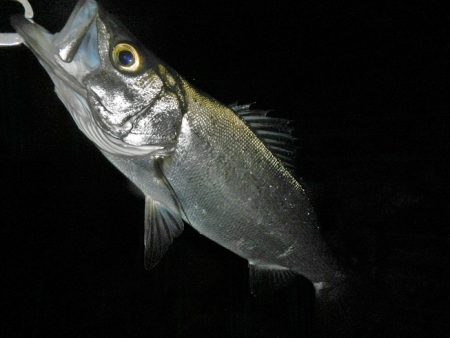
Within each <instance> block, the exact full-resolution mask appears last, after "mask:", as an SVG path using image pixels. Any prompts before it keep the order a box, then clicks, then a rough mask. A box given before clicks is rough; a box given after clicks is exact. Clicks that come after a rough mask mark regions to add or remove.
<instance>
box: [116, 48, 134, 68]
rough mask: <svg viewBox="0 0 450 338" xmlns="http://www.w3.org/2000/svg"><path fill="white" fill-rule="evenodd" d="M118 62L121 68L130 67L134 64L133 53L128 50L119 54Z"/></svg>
mask: <svg viewBox="0 0 450 338" xmlns="http://www.w3.org/2000/svg"><path fill="white" fill-rule="evenodd" d="M119 62H120V63H121V64H122V66H130V65H132V64H133V63H134V56H133V53H131V52H130V51H128V50H123V51H121V52H119Z"/></svg>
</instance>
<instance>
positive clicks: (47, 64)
mask: <svg viewBox="0 0 450 338" xmlns="http://www.w3.org/2000/svg"><path fill="white" fill-rule="evenodd" d="M97 13H98V6H97V3H96V2H95V1H93V0H80V1H79V2H78V3H77V5H76V6H75V8H74V10H73V11H72V14H71V15H70V17H69V19H68V20H67V23H66V25H65V26H64V28H63V29H62V30H61V31H60V32H59V33H56V34H51V33H50V32H48V31H47V30H46V29H45V28H44V27H42V26H40V25H38V24H36V23H34V22H33V21H30V20H28V19H26V18H25V17H23V16H22V15H15V16H13V17H12V18H11V25H12V26H13V27H14V28H15V30H16V31H17V33H18V34H19V35H20V36H21V37H22V39H23V40H24V43H25V45H27V47H29V48H30V50H31V51H32V52H33V53H34V54H35V55H36V56H37V57H38V59H39V61H40V62H41V63H42V65H43V66H44V68H45V69H46V70H47V72H48V73H49V74H50V75H55V76H57V77H58V78H60V79H61V80H63V81H64V82H65V83H66V84H67V85H68V86H70V87H71V88H72V89H73V90H75V91H76V92H77V93H79V94H81V95H83V94H85V89H84V87H83V86H82V84H81V77H82V75H84V73H86V72H87V71H90V70H92V68H93V67H95V66H98V63H99V61H98V60H95V55H97V54H98V51H97V50H96V49H97V46H96V44H95V43H94V41H93V40H95V38H96V32H94V31H95V24H93V23H94V22H95V18H96V16H97ZM79 54H83V55H79ZM75 59H77V60H75ZM97 59H98V58H97ZM74 61H75V62H74Z"/></svg>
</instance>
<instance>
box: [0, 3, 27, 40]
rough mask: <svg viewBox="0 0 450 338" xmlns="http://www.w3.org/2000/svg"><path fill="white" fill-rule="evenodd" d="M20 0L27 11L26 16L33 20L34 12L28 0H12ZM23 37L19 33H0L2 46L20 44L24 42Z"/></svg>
mask: <svg viewBox="0 0 450 338" xmlns="http://www.w3.org/2000/svg"><path fill="white" fill-rule="evenodd" d="M10 1H17V2H20V3H21V4H22V6H23V9H24V11H25V13H24V16H25V18H27V19H28V20H30V21H31V22H32V21H33V20H31V19H33V16H34V12H33V8H32V7H31V5H30V3H29V2H28V0H10ZM23 42H24V41H23V39H22V38H21V36H20V35H19V34H17V33H0V47H10V46H19V45H21V44H23Z"/></svg>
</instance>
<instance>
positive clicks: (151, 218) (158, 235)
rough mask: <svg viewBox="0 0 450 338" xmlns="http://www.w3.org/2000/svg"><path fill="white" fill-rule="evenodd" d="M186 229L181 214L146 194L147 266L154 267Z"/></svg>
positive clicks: (145, 259) (145, 236)
mask: <svg viewBox="0 0 450 338" xmlns="http://www.w3.org/2000/svg"><path fill="white" fill-rule="evenodd" d="M183 229H184V223H183V220H182V219H181V215H179V214H175V213H174V212H173V211H170V210H169V209H167V208H166V207H164V206H163V205H161V204H160V203H159V202H158V201H155V200H153V199H152V198H151V197H150V196H145V233H144V246H145V256H144V262H145V268H146V269H147V270H149V269H151V268H153V267H154V266H155V265H156V264H158V262H159V261H160V260H161V258H162V257H163V256H164V254H165V253H166V251H167V249H169V246H170V244H172V242H173V239H174V238H175V237H178V236H179V235H180V234H181V233H182V232H183Z"/></svg>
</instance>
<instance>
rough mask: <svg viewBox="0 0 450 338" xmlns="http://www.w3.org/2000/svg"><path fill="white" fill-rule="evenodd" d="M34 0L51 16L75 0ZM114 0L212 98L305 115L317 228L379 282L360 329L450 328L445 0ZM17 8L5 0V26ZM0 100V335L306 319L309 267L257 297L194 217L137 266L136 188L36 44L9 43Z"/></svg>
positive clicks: (256, 329) (269, 324) (290, 325)
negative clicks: (155, 260) (96, 138)
mask: <svg viewBox="0 0 450 338" xmlns="http://www.w3.org/2000/svg"><path fill="white" fill-rule="evenodd" d="M32 3H33V7H34V9H35V20H36V21H37V22H39V23H40V24H42V25H43V26H45V27H47V28H48V29H49V30H50V31H52V32H55V31H58V30H59V29H61V27H62V26H63V24H64V22H65V21H66V19H67V17H68V16H69V14H70V12H71V10H72V8H73V6H74V5H75V3H76V1H38V0H36V1H32ZM102 4H103V5H104V7H106V8H107V9H108V10H109V11H110V12H112V13H113V14H115V15H116V16H117V17H118V18H120V19H121V20H122V21H123V23H124V24H125V25H126V26H127V27H128V28H129V29H130V30H131V31H132V32H134V33H135V35H136V36H137V37H138V38H139V39H140V40H141V41H142V42H143V43H144V45H146V46H147V47H148V48H149V49H150V50H152V51H153V52H155V53H156V54H157V55H158V56H160V58H161V59H163V60H165V61H166V62H167V63H168V64H169V65H171V66H172V67H174V68H175V69H176V70H177V71H178V72H179V73H180V74H181V75H183V76H184V77H185V78H186V79H187V80H188V81H190V82H191V83H193V84H194V85H195V86H197V87H199V88H201V89H202V90H204V91H205V92H207V93H209V94H211V95H212V96H213V97H215V98H217V99H218V100H220V101H222V102H224V103H231V102H233V101H235V100H238V101H239V102H240V103H248V102H256V104H255V107H257V108H272V109H275V112H274V113H273V115H275V116H282V117H287V118H290V119H293V120H294V121H295V125H296V135H297V136H298V138H299V142H298V143H299V146H300V149H299V152H298V155H297V162H298V174H299V176H301V177H302V179H303V181H304V182H305V185H306V187H307V190H308V191H309V192H310V195H311V198H312V200H313V203H314V205H315V208H316V211H317V214H318V218H319V220H320V222H321V225H322V228H323V229H324V235H325V236H326V238H327V239H328V240H329V242H330V245H331V246H332V247H333V249H334V250H335V251H336V252H337V253H338V254H339V256H340V257H341V259H342V261H343V262H344V263H346V264H347V265H348V266H349V267H350V269H352V270H353V271H356V272H359V273H363V274H365V275H366V276H368V277H367V278H368V279H369V280H371V282H372V283H373V287H374V288H375V289H376V290H377V294H378V295H379V296H377V298H376V299H375V301H374V299H372V300H371V301H370V302H368V303H366V304H364V305H363V306H364V307H365V308H366V310H368V312H370V313H372V315H371V316H369V317H370V318H369V317H368V318H367V321H366V322H365V325H364V327H363V330H362V331H361V333H360V336H363V337H406V336H407V337H437V336H443V335H445V333H448V331H449V324H448V321H449V320H448V319H449V311H448V291H449V288H448V279H447V278H446V274H447V273H448V267H449V263H450V259H449V255H448V249H447V247H448V245H449V223H448V222H449V211H448V202H449V201H448V192H449V180H448V175H449V173H448V167H447V166H446V163H447V162H448V157H449V156H448V155H449V147H450V143H449V142H448V138H447V134H448V129H449V127H450V115H449V111H450V96H449V89H450V82H449V76H450V17H449V14H448V12H447V11H445V10H444V8H440V7H437V6H434V5H433V4H432V3H431V2H426V5H425V4H422V3H420V2H415V1H389V2H384V1H377V2H376V4H371V3H370V2H358V3H356V4H354V3H350V2H345V3H341V2H337V1H330V2H327V1H323V0H318V1H298V2H292V3H289V2H278V1H277V2H263V1H260V2H240V3H234V2H228V1H226V2H225V1H224V2H217V1H211V2H209V3H203V4H200V3H194V2H191V1H186V2H183V3H180V2H174V1H154V0H152V1H148V2H144V1H113V0H104V1H102ZM294 4H295V6H294ZM20 11H21V9H20V5H18V4H15V3H10V2H4V1H1V2H0V27H1V31H6V30H11V28H10V27H9V25H8V17H9V16H10V15H11V14H13V13H17V12H20ZM0 113H1V120H0V138H1V143H0V144H1V150H2V153H1V154H2V155H1V163H2V169H3V174H2V176H1V177H2V179H1V182H2V188H1V195H2V198H1V206H2V209H1V215H0V220H1V221H0V223H1V226H0V248H1V249H2V251H3V252H2V256H1V265H0V266H1V267H0V269H1V271H0V276H1V281H2V282H3V283H4V284H5V286H4V287H2V288H1V295H0V307H1V310H2V311H3V314H2V315H1V324H0V325H1V327H0V335H1V336H2V337H15V336H20V337H52V336H58V337H106V336H108V337H111V336H121V337H144V336H145V337H203V336H208V337H294V336H295V337H308V336H309V333H310V331H311V323H310V317H311V315H310V314H311V309H312V301H311V299H310V297H309V296H310V294H309V292H310V291H311V290H310V289H309V288H308V285H305V286H304V287H303V289H302V288H300V291H299V292H297V294H296V295H292V294H290V293H289V292H288V291H286V292H280V293H277V294H274V295H268V296H265V297H260V298H256V299H255V298H253V297H251V296H250V295H249V293H248V287H247V265H246V262H245V261H243V260H241V259H240V258H238V257H236V256H235V255H233V254H231V253H229V252H227V251H226V250H224V249H222V248H221V247H219V246H217V245H215V244H214V243H212V242H211V241H209V240H207V239H206V238H203V237H201V236H200V235H199V234H197V233H196V232H195V231H193V230H192V229H191V228H189V227H186V230H185V232H184V234H183V235H182V236H181V237H180V238H179V239H177V240H176V241H175V243H174V245H173V247H172V248H171V250H170V251H169V252H168V254H167V256H166V257H165V258H164V260H163V261H162V262H161V263H160V264H159V266H158V267H156V268H155V269H154V270H152V271H150V272H147V271H145V270H144V268H143V215H144V211H143V207H144V205H143V199H142V197H140V196H139V195H137V194H136V193H133V192H132V191H131V190H130V188H129V185H128V183H127V181H126V179H125V178H124V177H123V176H122V175H121V174H120V173H119V172H118V171H117V170H116V169H114V168H113V167H112V166H111V165H110V164H109V163H107V161H106V160H105V159H104V158H103V157H102V155H101V154H100V152H98V151H97V149H96V148H95V147H94V146H93V145H92V144H91V143H89V142H88V141H87V139H86V138H85V137H84V136H83V135H82V134H81V132H79V131H78V130H77V128H76V126H75V124H74V123H73V121H72V120H71V117H70V116H69V114H68V113H67V112H66V110H65V108H64V107H63V105H62V104H61V103H60V102H59V100H58V99H57V97H56V95H55V94H54V93H53V85H52V83H51V81H50V79H49V78H48V76H47V75H46V73H45V72H44V70H43V69H42V68H41V67H40V65H39V64H38V63H37V61H36V60H35V58H34V56H32V54H31V53H30V52H29V51H28V50H26V48H25V47H20V48H15V49H14V48H12V49H0ZM302 290H303V291H302ZM293 299H299V301H298V302H297V301H294V300H293ZM336 335H337V334H336Z"/></svg>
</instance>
